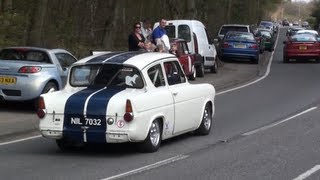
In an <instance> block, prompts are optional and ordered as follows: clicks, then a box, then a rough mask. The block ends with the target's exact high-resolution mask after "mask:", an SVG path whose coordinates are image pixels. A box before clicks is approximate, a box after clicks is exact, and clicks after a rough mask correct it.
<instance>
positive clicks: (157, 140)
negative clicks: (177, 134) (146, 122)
mask: <svg viewBox="0 0 320 180" xmlns="http://www.w3.org/2000/svg"><path fill="white" fill-rule="evenodd" d="M161 132H162V128H161V125H160V122H159V120H154V121H153V122H152V124H151V127H150V129H149V133H148V136H147V138H146V139H145V140H144V141H143V142H142V143H141V144H140V146H139V149H140V151H141V152H147V153H150V152H156V151H157V150H158V149H159V148H160V144H161V137H162V136H161Z"/></svg>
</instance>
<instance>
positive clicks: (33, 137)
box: [0, 135, 42, 146]
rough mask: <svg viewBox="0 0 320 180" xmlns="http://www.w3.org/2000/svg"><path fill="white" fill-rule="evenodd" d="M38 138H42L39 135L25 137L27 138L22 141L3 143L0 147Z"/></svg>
mask: <svg viewBox="0 0 320 180" xmlns="http://www.w3.org/2000/svg"><path fill="white" fill-rule="evenodd" d="M39 137H42V136H41V135H37V136H31V137H27V138H23V139H17V140H14V141H8V142H3V143H0V146H3V145H7V144H13V143H17V142H21V141H27V140H30V139H36V138H39Z"/></svg>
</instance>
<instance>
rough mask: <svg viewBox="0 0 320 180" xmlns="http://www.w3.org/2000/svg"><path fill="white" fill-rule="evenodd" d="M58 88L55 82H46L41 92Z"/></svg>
mask: <svg viewBox="0 0 320 180" xmlns="http://www.w3.org/2000/svg"><path fill="white" fill-rule="evenodd" d="M57 90H58V87H57V85H56V84H55V83H53V82H48V83H47V84H46V86H45V87H44V88H43V90H42V94H45V93H48V92H54V91H57Z"/></svg>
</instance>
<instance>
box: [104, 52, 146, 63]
mask: <svg viewBox="0 0 320 180" xmlns="http://www.w3.org/2000/svg"><path fill="white" fill-rule="evenodd" d="M143 53H145V52H144V51H129V52H127V53H124V54H122V55H119V56H116V57H114V58H110V59H109V60H107V61H105V62H113V63H119V64H122V63H124V62H125V61H126V60H128V59H130V58H132V57H133V56H136V55H139V54H143Z"/></svg>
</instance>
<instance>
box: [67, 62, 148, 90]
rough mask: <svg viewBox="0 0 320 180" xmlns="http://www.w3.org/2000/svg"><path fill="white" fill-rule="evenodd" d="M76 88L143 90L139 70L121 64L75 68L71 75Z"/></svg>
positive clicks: (71, 80)
mask: <svg viewBox="0 0 320 180" xmlns="http://www.w3.org/2000/svg"><path fill="white" fill-rule="evenodd" d="M70 85H71V86H74V87H86V86H91V87H126V88H139V89H140V88H143V86H144V84H143V80H142V77H141V74H140V72H139V70H137V69H136V68H134V67H129V66H124V65H119V64H104V65H82V66H74V67H73V68H72V69H71V73H70Z"/></svg>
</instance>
